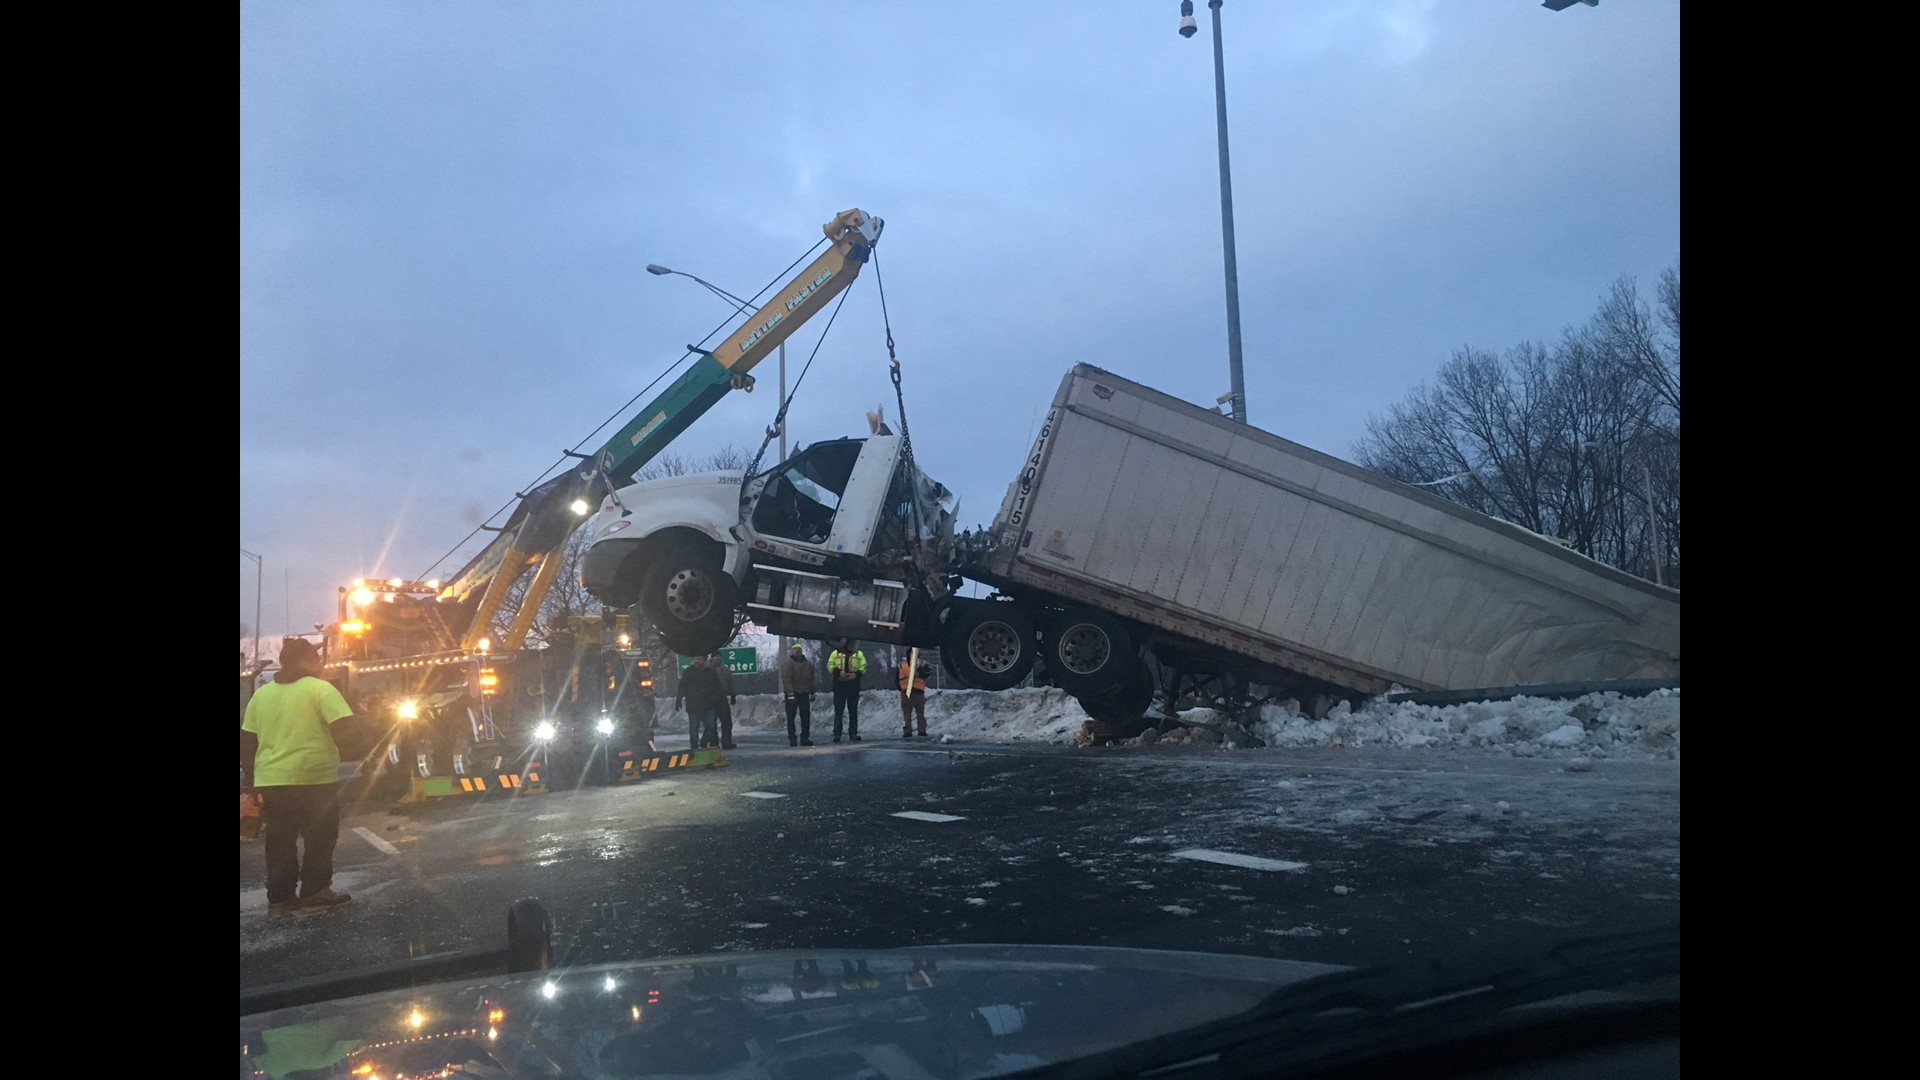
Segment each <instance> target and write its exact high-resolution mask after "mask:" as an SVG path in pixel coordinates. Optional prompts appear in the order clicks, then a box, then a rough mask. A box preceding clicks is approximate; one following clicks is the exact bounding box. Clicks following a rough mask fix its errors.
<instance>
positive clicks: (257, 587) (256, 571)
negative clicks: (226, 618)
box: [240, 548, 262, 671]
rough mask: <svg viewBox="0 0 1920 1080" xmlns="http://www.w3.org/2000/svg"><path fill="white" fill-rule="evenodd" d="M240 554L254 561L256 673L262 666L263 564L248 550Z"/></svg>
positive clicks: (254, 657)
mask: <svg viewBox="0 0 1920 1080" xmlns="http://www.w3.org/2000/svg"><path fill="white" fill-rule="evenodd" d="M240 554H242V555H244V556H246V557H247V558H249V559H252V560H253V669H254V670H255V671H258V670H260V666H261V665H260V570H261V565H262V564H261V560H260V556H258V555H255V554H254V553H253V552H251V551H248V550H247V549H246V548H241V549H240Z"/></svg>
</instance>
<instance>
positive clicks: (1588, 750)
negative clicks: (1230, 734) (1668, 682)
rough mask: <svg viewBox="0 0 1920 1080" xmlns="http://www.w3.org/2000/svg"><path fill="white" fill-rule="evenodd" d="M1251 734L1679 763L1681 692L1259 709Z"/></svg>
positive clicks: (1287, 742) (1279, 741) (1270, 741)
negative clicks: (1312, 713) (1318, 711)
mask: <svg viewBox="0 0 1920 1080" xmlns="http://www.w3.org/2000/svg"><path fill="white" fill-rule="evenodd" d="M1254 734H1255V735H1257V736H1259V737H1260V739H1261V741H1263V742H1265V743H1266V744H1267V745H1268V746H1279V747H1288V746H1408V747H1413V746H1449V747H1472V748H1484V749H1493V750H1502V751H1505V752H1506V753H1509V754H1514V755H1516V756H1521V757H1535V756H1550V755H1551V756H1565V755H1572V756H1582V757H1641V758H1677V757H1679V756H1680V692H1679V691H1678V690H1662V691H1658V692H1656V693H1654V694H1651V695H1648V696H1646V697H1622V696H1621V695H1619V694H1617V693H1602V694H1588V695H1586V696H1585V697H1580V698H1574V699H1570V700H1565V701H1557V700H1549V699H1546V698H1531V697H1517V698H1513V699H1511V700H1509V701H1486V702H1473V703H1471V704H1466V705H1415V704H1412V703H1410V702H1399V703H1389V702H1386V701H1384V700H1380V699H1376V700H1374V701H1373V702H1370V703H1368V704H1367V705H1366V706H1364V707H1363V708H1361V709H1360V710H1358V711H1353V710H1351V709H1349V707H1348V706H1347V703H1346V702H1341V703H1340V704H1339V705H1336V706H1335V707H1334V709H1333V711H1332V712H1330V713H1328V714H1327V717H1326V719H1324V720H1314V719H1312V718H1310V717H1307V716H1303V715H1301V713H1300V712H1299V710H1298V709H1297V708H1295V707H1294V706H1293V703H1291V702H1289V703H1287V704H1286V705H1284V706H1282V705H1267V706H1264V707H1263V708H1262V710H1261V715H1260V720H1259V722H1258V723H1256V724H1255V725H1254Z"/></svg>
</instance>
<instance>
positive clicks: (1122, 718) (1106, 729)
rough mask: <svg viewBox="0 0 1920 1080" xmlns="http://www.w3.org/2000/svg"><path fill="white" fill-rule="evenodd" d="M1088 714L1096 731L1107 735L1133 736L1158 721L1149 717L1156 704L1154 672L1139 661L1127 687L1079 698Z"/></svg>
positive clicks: (1108, 736) (1111, 736)
mask: <svg viewBox="0 0 1920 1080" xmlns="http://www.w3.org/2000/svg"><path fill="white" fill-rule="evenodd" d="M1075 700H1077V701H1079V702H1080V708H1081V709H1082V710H1083V711H1085V712H1086V714H1087V718H1088V719H1090V720H1092V721H1093V726H1094V729H1095V734H1097V735H1099V736H1100V737H1101V738H1106V739H1131V738H1133V737H1134V736H1135V735H1138V734H1140V733H1141V732H1142V731H1144V730H1146V729H1147V728H1150V727H1153V726H1154V722H1153V721H1151V720H1148V719H1147V716H1146V713H1147V707H1148V706H1150V705H1152V704H1153V676H1152V675H1151V674H1149V673H1148V671H1147V669H1146V667H1145V665H1141V664H1135V665H1134V674H1133V675H1132V676H1131V677H1130V678H1129V681H1128V683H1127V685H1126V689H1124V690H1121V691H1119V692H1117V693H1108V694H1102V695H1099V696H1094V695H1088V696H1087V697H1085V698H1076V699H1075Z"/></svg>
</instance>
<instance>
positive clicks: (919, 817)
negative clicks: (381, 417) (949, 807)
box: [893, 810, 967, 821]
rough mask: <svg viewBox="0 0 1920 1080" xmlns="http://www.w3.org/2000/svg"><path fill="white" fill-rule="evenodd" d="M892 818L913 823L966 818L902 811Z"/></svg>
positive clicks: (963, 819) (922, 811) (919, 811)
mask: <svg viewBox="0 0 1920 1080" xmlns="http://www.w3.org/2000/svg"><path fill="white" fill-rule="evenodd" d="M893 816H894V817H903V818H909V819H911V820H913V821H965V820H967V819H966V818H963V817H956V816H955V815H953V814H929V813H927V812H926V811H925V810H902V811H900V812H899V813H897V814H894V815H893Z"/></svg>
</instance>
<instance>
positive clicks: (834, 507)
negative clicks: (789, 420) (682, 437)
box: [748, 437, 899, 555]
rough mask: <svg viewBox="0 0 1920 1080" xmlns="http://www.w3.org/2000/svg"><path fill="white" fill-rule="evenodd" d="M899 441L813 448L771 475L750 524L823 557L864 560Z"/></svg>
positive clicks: (843, 441) (837, 442)
mask: <svg viewBox="0 0 1920 1080" xmlns="http://www.w3.org/2000/svg"><path fill="white" fill-rule="evenodd" d="M898 442H899V440H898V439H894V438H886V437H876V438H872V439H835V440H833V441H832V442H824V443H815V444H813V445H812V446H809V447H807V448H806V449H805V450H802V451H800V452H799V453H798V454H795V455H794V456H793V457H792V458H789V459H788V460H787V461H786V462H785V463H784V464H782V465H780V466H779V467H778V468H776V469H774V470H773V473H772V475H770V476H769V477H768V479H767V482H766V484H765V485H764V486H763V487H762V488H761V489H760V492H759V494H758V495H756V496H755V497H754V504H753V510H752V512H751V514H750V515H749V517H748V525H749V526H750V527H751V528H752V530H753V532H754V533H756V534H758V535H760V536H764V537H767V538H769V539H778V540H783V541H785V542H787V543H790V544H795V545H798V546H801V547H807V548H811V549H813V550H815V551H819V552H821V553H822V554H853V555H865V554H866V553H867V547H868V544H869V543H870V542H871V540H872V538H873V533H874V525H875V519H876V518H877V517H878V516H879V513H880V510H881V508H882V505H883V503H884V502H885V497H886V490H887V486H888V483H889V481H890V479H891V477H892V474H893V465H894V459H895V457H896V456H897V454H898V451H899V446H898Z"/></svg>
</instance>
